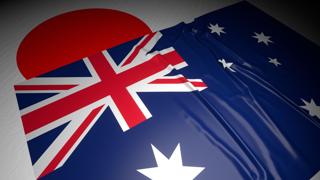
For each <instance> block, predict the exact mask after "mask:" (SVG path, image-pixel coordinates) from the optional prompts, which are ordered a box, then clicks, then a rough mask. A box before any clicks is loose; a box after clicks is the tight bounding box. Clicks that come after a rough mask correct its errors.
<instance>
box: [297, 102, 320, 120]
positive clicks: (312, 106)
mask: <svg viewBox="0 0 320 180" xmlns="http://www.w3.org/2000/svg"><path fill="white" fill-rule="evenodd" d="M301 100H302V101H303V103H304V104H305V105H304V106H300V107H301V108H303V109H305V110H307V111H308V112H309V115H310V116H312V117H313V116H316V117H317V118H318V119H320V106H318V105H317V104H316V103H315V102H314V100H313V99H311V101H310V102H308V101H306V100H304V99H301Z"/></svg>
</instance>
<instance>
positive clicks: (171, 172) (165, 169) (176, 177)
mask: <svg viewBox="0 0 320 180" xmlns="http://www.w3.org/2000/svg"><path fill="white" fill-rule="evenodd" d="M151 146H152V150H153V154H154V156H155V159H156V162H157V165H158V167H153V168H146V169H138V170H137V171H139V172H140V173H141V174H143V175H145V176H147V177H148V178H150V179H152V180H193V179H194V178H195V177H197V176H198V175H199V174H200V173H201V171H203V169H204V167H192V166H183V164H182V158H181V150H180V144H178V145H177V147H176V149H175V150H174V152H173V153H172V155H171V157H170V158H169V159H168V158H167V157H166V156H164V155H163V154H162V153H161V152H160V151H159V150H158V149H157V148H156V147H154V146H153V145H151Z"/></svg>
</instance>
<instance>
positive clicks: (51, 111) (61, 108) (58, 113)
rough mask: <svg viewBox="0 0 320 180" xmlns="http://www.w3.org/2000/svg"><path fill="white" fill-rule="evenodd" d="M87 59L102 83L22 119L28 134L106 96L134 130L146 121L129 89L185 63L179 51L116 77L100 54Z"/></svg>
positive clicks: (154, 58)
mask: <svg viewBox="0 0 320 180" xmlns="http://www.w3.org/2000/svg"><path fill="white" fill-rule="evenodd" d="M88 59H89V61H90V62H91V64H92V65H93V67H94V68H95V70H96V72H97V74H98V76H99V77H100V79H101V81H100V82H98V83H96V84H94V85H92V86H89V87H87V88H85V89H83V90H80V91H78V92H75V93H73V94H71V95H69V96H66V97H64V98H62V99H59V100H57V101H54V102H52V103H50V104H47V105H45V106H43V107H41V108H38V109H36V110H34V111H32V112H29V113H27V114H25V115H23V116H22V122H23V126H24V130H25V133H26V134H28V133H30V132H32V131H34V130H36V129H38V128H41V127H43V126H45V125H47V124H49V123H51V122H53V121H55V120H57V119H59V118H62V117H64V116H66V115H68V114H70V113H72V112H74V111H76V110H78V109H80V108H83V107H85V106H88V105H90V104H91V103H94V102H96V101H98V100H100V99H102V98H105V97H107V96H111V97H112V99H113V101H114V103H115V104H116V106H117V108H118V109H119V111H120V113H121V115H122V116H123V118H124V119H125V121H126V123H127V125H128V126H129V128H131V127H133V126H135V125H137V124H139V123H141V122H143V121H144V120H146V119H147V118H146V117H145V115H144V114H143V112H142V111H141V109H140V108H139V106H138V105H137V104H136V102H135V100H134V99H133V97H132V96H131V95H130V93H129V92H128V90H127V87H128V86H130V85H132V84H134V83H136V82H139V81H141V80H143V79H145V78H148V77H150V76H152V75H154V74H156V73H158V72H160V71H162V70H164V69H166V68H167V67H168V66H170V65H172V66H175V65H177V64H180V63H182V62H184V61H183V59H182V58H181V57H180V55H179V54H178V53H177V52H176V51H171V52H169V53H166V54H164V55H160V54H158V55H155V56H154V57H152V58H151V59H150V60H148V61H146V62H144V63H142V64H139V65H137V66H135V67H132V68H130V69H128V70H126V71H123V72H120V73H118V74H117V73H116V72H115V71H114V69H113V68H112V67H111V65H110V64H109V62H108V61H107V59H106V57H105V56H104V55H103V54H102V53H101V52H99V53H97V54H95V55H92V56H90V57H88Z"/></svg>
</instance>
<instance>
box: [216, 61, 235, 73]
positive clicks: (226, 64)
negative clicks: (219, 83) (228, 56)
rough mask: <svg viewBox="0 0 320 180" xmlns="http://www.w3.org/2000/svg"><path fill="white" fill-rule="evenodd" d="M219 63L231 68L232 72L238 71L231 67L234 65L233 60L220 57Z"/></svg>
mask: <svg viewBox="0 0 320 180" xmlns="http://www.w3.org/2000/svg"><path fill="white" fill-rule="evenodd" d="M218 61H219V63H221V64H222V66H223V68H224V69H226V68H227V69H229V70H230V71H231V72H236V71H235V70H234V69H232V68H231V66H232V65H233V63H231V62H226V60H225V59H218Z"/></svg>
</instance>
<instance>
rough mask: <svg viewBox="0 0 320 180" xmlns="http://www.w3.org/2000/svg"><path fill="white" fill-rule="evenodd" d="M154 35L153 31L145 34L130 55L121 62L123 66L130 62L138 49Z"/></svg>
mask: <svg viewBox="0 0 320 180" xmlns="http://www.w3.org/2000/svg"><path fill="white" fill-rule="evenodd" d="M154 35H155V33H152V34H149V35H147V37H146V38H145V39H144V40H143V41H142V42H141V44H139V45H138V46H137V47H136V48H135V49H134V50H133V52H132V53H131V55H130V56H129V57H128V59H126V60H125V62H124V63H123V64H122V66H125V65H127V64H130V63H131V62H132V61H133V59H134V58H135V57H136V56H137V55H138V53H139V51H140V50H141V49H142V48H143V47H144V46H145V45H146V44H147V43H148V42H149V41H150V40H151V39H152V37H153V36H154Z"/></svg>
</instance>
